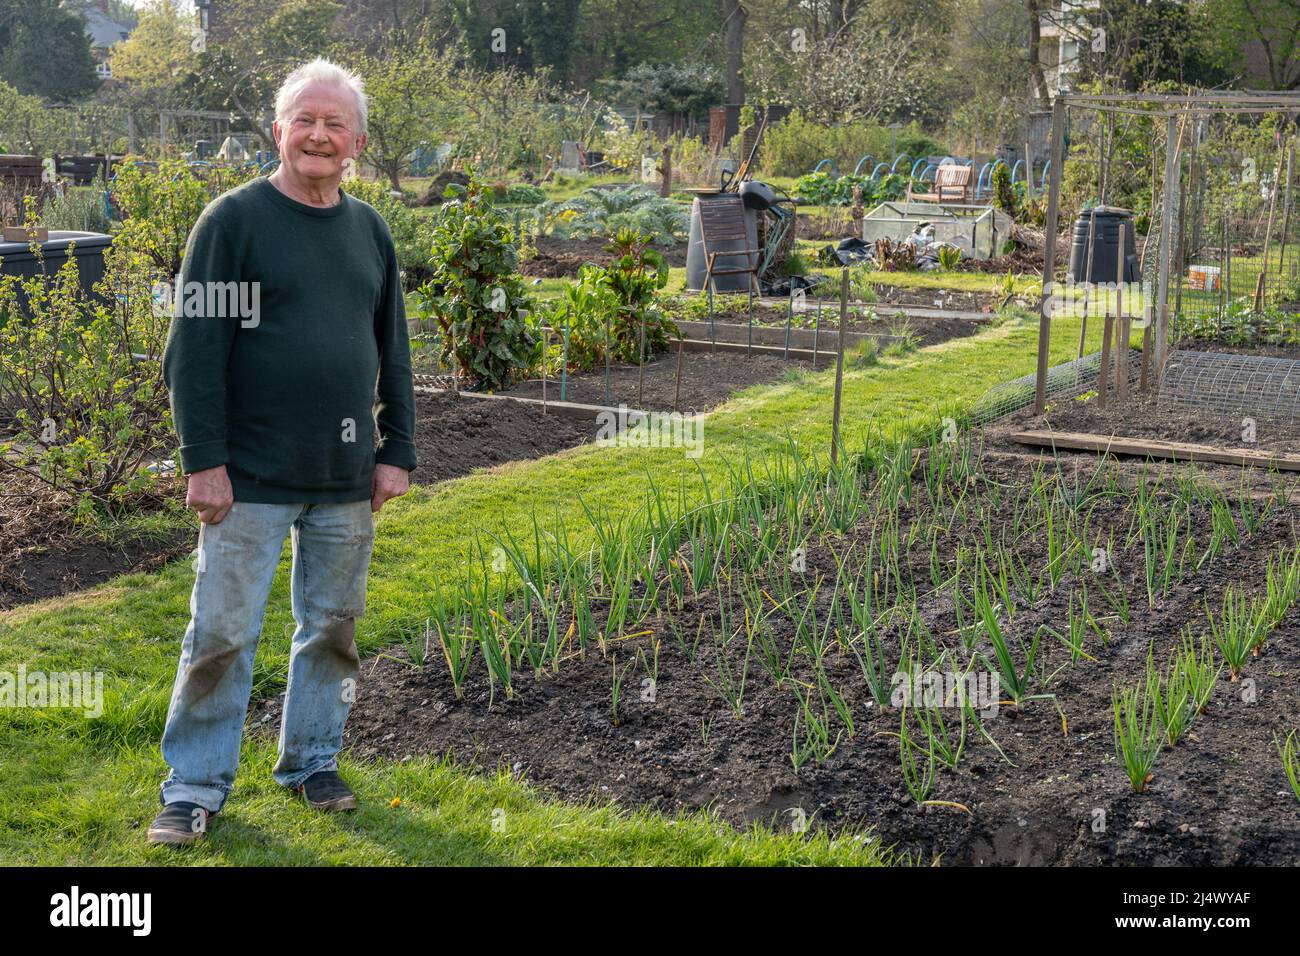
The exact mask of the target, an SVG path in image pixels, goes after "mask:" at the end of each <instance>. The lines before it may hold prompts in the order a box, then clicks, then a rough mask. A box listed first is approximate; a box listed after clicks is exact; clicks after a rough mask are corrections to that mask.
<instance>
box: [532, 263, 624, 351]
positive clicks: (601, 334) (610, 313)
mask: <svg viewBox="0 0 1300 956" xmlns="http://www.w3.org/2000/svg"><path fill="white" fill-rule="evenodd" d="M606 275H607V273H606V270H604V269H602V268H601V267H599V266H596V265H592V264H590V263H588V264H586V265H584V266H583V267H582V268H581V269H580V270H579V272H578V281H577V282H572V283H569V284H568V285H566V286H565V288H564V297H563V298H562V299H560V300H559V301H557V302H555V303H552V304H551V305H549V306H543V307H542V308H541V309H539V310H538V312H537V313H536V314H537V316H538V318H539V319H540V320H541V321H542V322H544V323H545V324H547V325H549V326H551V327H552V328H554V329H563V328H564V326H565V323H568V326H569V354H568V365H569V368H570V369H574V370H576V371H587V370H590V369H593V368H595V367H596V366H598V365H600V364H602V363H603V362H604V361H605V354H606V351H607V350H606V348H605V333H606V322H608V323H609V324H610V326H611V328H610V330H609V334H610V338H611V339H612V338H613V328H612V325H613V320H614V315H615V311H616V309H615V301H614V294H613V291H612V290H611V289H610V287H609V283H608V282H607V281H606ZM609 352H610V359H611V361H612V360H613V357H614V356H613V350H612V349H610V350H609Z"/></svg>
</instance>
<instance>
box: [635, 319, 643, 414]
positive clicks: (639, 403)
mask: <svg viewBox="0 0 1300 956" xmlns="http://www.w3.org/2000/svg"><path fill="white" fill-rule="evenodd" d="M638 351H639V353H640V354H639V355H638V358H639V359H640V362H639V364H638V365H637V378H636V407H637V408H644V407H645V316H644V315H643V316H641V341H640V343H639V345H638Z"/></svg>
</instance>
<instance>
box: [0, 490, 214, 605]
mask: <svg viewBox="0 0 1300 956" xmlns="http://www.w3.org/2000/svg"><path fill="white" fill-rule="evenodd" d="M162 504H163V503H162V501H161V500H159V499H157V498H153V497H147V498H140V499H138V500H137V501H136V502H135V503H134V504H133V506H132V507H133V508H134V509H135V510H137V511H140V512H145V513H147V512H150V511H157V510H158V509H160V508H161V507H162ZM73 509H74V502H73V501H72V500H71V499H70V498H68V497H67V496H66V495H63V494H61V493H58V492H54V491H52V490H51V489H50V488H49V487H48V486H46V485H44V484H43V483H41V482H39V481H37V480H35V479H31V478H27V477H24V476H21V475H17V474H15V473H13V472H9V473H0V555H3V560H0V610H5V609H7V608H11V607H17V606H18V605H20V604H27V603H29V602H31V601H39V600H41V599H42V598H48V597H57V596H58V595H61V594H67V593H69V592H71V591H77V590H81V589H83V588H88V587H92V586H93V585H96V584H99V583H101V582H103V581H107V580H108V579H110V578H113V577H116V576H117V575H119V574H125V573H128V572H132V571H152V570H154V569H155V568H158V567H161V566H162V565H163V564H166V563H167V562H168V561H170V560H172V559H174V558H177V557H180V556H181V555H183V554H186V553H188V552H189V551H191V550H193V548H194V537H195V532H194V531H193V530H190V529H177V530H173V531H170V532H164V533H160V534H144V533H139V534H130V535H113V536H106V535H105V534H103V533H102V532H100V531H97V530H96V529H95V528H93V527H90V528H85V527H82V528H79V527H77V526H76V525H75V524H74V522H73V520H72V517H71V516H72V514H73Z"/></svg>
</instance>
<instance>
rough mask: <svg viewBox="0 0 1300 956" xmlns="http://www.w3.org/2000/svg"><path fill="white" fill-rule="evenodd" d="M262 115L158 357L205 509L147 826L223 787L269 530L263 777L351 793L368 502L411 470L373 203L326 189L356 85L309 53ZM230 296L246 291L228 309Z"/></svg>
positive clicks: (338, 166) (407, 400) (403, 381)
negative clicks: (280, 652) (257, 146)
mask: <svg viewBox="0 0 1300 956" xmlns="http://www.w3.org/2000/svg"><path fill="white" fill-rule="evenodd" d="M275 114H276V120H275V141H276V145H277V146H278V147H279V150H280V166H279V168H278V169H277V170H276V171H275V173H274V174H273V175H272V176H270V177H269V178H258V179H255V180H253V181H252V182H249V183H246V184H244V185H243V186H240V187H238V188H236V189H232V190H231V191H230V192H228V193H225V194H224V195H222V196H220V197H219V198H217V199H216V200H215V201H214V202H213V203H212V204H211V205H209V206H208V207H207V209H205V210H204V211H203V214H202V215H201V216H200V217H199V220H198V222H197V223H196V224H195V226H194V230H193V232H191V233H190V237H189V244H188V246H187V248H186V251H185V261H184V265H183V267H182V276H181V281H182V282H183V283H184V286H185V301H186V303H187V305H186V308H185V309H184V310H183V311H184V314H183V315H181V314H179V313H180V312H181V310H179V309H178V310H177V312H178V315H177V316H176V317H174V318H173V319H172V326H171V334H170V337H169V339H168V342H167V350H166V353H165V355H164V357H163V372H164V378H165V380H166V382H167V387H168V388H169V389H170V390H171V401H172V410H173V415H174V418H175V421H176V430H177V433H178V435H179V436H180V442H181V445H180V454H181V463H182V465H183V466H184V470H185V473H186V475H187V476H188V479H187V480H188V493H187V495H186V505H187V507H190V508H193V509H194V510H195V511H197V512H198V516H199V519H200V521H201V522H202V523H201V525H200V527H199V542H198V553H197V557H196V560H195V568H196V576H195V581H194V592H193V595H192V596H191V598H190V612H191V619H190V623H189V627H188V628H187V630H186V632H185V639H184V643H183V644H182V647H181V659H180V666H179V668H178V670H177V674H176V684H175V687H174V689H173V691H172V697H171V707H170V709H169V711H168V715H167V725H166V729H165V730H164V732H163V739H162V755H163V759H164V760H166V762H167V764H168V766H169V767H170V768H171V773H170V775H169V776H168V777H167V779H166V781H164V782H163V784H162V788H161V793H160V799H161V801H162V803H163V810H162V812H161V813H160V814H159V815H158V818H157V819H156V820H155V821H154V823H153V825H152V826H151V827H150V829H149V841H150V842H152V843H172V844H174V843H192V842H194V841H195V840H197V839H198V838H199V837H200V836H202V834H203V833H204V832H206V829H207V824H208V818H209V817H211V816H212V815H213V814H215V813H217V812H218V811H219V810H221V808H222V806H223V805H224V804H225V802H226V798H227V797H228V796H229V795H230V791H231V788H232V786H233V784H234V780H235V771H236V768H237V766H238V763H239V749H240V737H241V731H242V729H243V724H244V717H245V714H246V712H247V709H248V698H249V694H250V692H251V690H252V680H253V657H254V655H255V653H256V650H257V641H258V635H259V633H260V631H261V625H262V615H263V613H264V611H265V608H266V602H267V598H268V596H269V594H270V590H271V582H272V580H273V578H274V576H275V570H276V566H277V564H278V563H279V559H280V552H281V549H282V548H283V546H284V538H285V535H286V533H288V534H290V535H291V538H292V543H293V571H292V575H291V585H290V588H291V595H292V605H293V616H294V620H295V621H296V622H297V624H298V627H297V630H296V631H295V632H294V634H293V645H292V649H291V650H290V652H289V680H288V690H287V693H286V697H285V703H284V717H283V722H282V724H281V727H280V746H279V760H278V761H277V763H276V765H275V768H274V771H273V776H274V778H275V781H276V782H277V783H279V784H281V785H282V786H285V787H287V788H291V789H292V790H295V791H298V792H301V793H302V794H304V796H305V799H306V802H307V803H308V805H310V806H312V807H314V808H317V809H320V810H347V809H352V808H354V807H355V806H356V798H355V797H354V796H353V794H352V792H351V790H349V789H348V787H347V785H346V784H345V783H344V782H343V781H342V780H341V779H340V777H339V774H338V762H337V755H338V751H339V748H340V746H341V743H342V737H343V725H344V723H345V721H346V720H347V716H348V708H349V704H350V702H351V700H352V697H353V691H354V689H355V686H356V678H357V671H358V658H357V647H356V641H355V633H356V619H357V618H358V617H359V616H360V615H361V613H362V612H363V610H364V609H365V595H366V571H367V569H368V566H369V563H370V552H371V548H372V545H373V543H374V512H377V511H378V510H379V509H380V508H381V507H382V506H383V504H384V502H385V501H387V500H388V499H389V498H393V497H396V496H398V495H402V494H405V493H406V491H407V481H408V477H409V476H408V472H409V471H410V470H411V469H413V468H414V467H415V444H414V440H413V432H414V426H415V394H414V388H413V386H412V380H411V366H410V343H409V342H408V340H407V332H406V315H405V308H404V303H403V299H402V287H401V283H400V281H399V276H398V268H397V255H396V252H395V250H394V247H393V240H392V237H391V236H390V234H389V231H388V227H387V226H386V225H385V223H384V220H383V219H382V218H380V216H379V214H378V213H377V212H375V210H374V209H373V208H372V207H371V206H369V205H367V204H366V203H364V202H361V201H359V200H357V199H354V198H352V197H350V196H348V195H347V194H346V193H344V192H343V191H342V190H340V188H339V185H340V182H341V179H342V175H343V170H344V166H345V163H347V161H349V160H354V159H355V158H356V157H357V156H358V155H359V154H360V153H361V151H362V149H363V148H364V147H365V144H366V131H365V130H366V98H365V94H364V92H363V89H362V85H361V81H360V80H359V79H358V78H357V77H355V76H353V75H352V74H350V73H348V72H347V71H345V70H342V69H340V68H339V67H337V66H335V65H334V64H332V63H329V62H327V61H325V60H316V61H314V62H312V63H309V64H306V65H305V66H302V67H300V68H298V69H297V70H295V71H294V72H293V73H291V74H290V75H289V77H288V78H287V79H286V80H285V82H284V85H283V87H281V89H280V91H279V94H278V95H277V97H276V103H275ZM195 283H198V286H196V285H195ZM231 283H235V284H236V285H231ZM196 288H197V289H207V290H209V291H208V294H207V295H206V296H196V295H195V294H194V291H195V289H196ZM236 288H237V289H238V291H239V295H238V296H233V295H230V294H229V293H230V291H231V290H233V289H236ZM179 295H180V290H177V296H178V297H179ZM234 301H238V302H240V303H241V304H247V303H250V302H251V304H252V306H253V308H252V309H247V308H241V309H239V310H235V311H237V312H238V314H235V315H230V314H228V313H229V312H231V311H232V310H231V309H230V308H228V307H227V306H228V304H229V303H231V302H234ZM191 302H198V303H200V304H201V305H202V309H201V310H200V309H195V308H192V307H191V306H190V305H189V303H191ZM195 311H202V313H203V314H201V315H194V314H192V313H193V312H195ZM376 383H378V389H377V390H378V412H377V413H376Z"/></svg>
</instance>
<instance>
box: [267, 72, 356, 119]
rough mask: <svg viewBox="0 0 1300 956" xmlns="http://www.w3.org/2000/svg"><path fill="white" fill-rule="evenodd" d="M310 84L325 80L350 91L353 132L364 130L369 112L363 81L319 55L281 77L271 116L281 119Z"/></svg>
mask: <svg viewBox="0 0 1300 956" xmlns="http://www.w3.org/2000/svg"><path fill="white" fill-rule="evenodd" d="M313 83H329V84H331V85H332V86H337V87H341V88H342V89H345V90H347V91H348V92H349V93H351V94H352V97H353V99H355V100H356V108H357V119H358V121H359V124H360V128H359V129H358V130H357V132H358V133H364V132H365V131H366V120H367V119H368V118H369V112H370V111H369V109H368V108H367V106H366V86H365V81H364V80H362V79H361V77H359V76H358V75H357V74H355V73H350V72H348V71H347V70H345V69H343V67H341V66H339V65H338V64H337V63H331V62H330V61H329V60H326V59H324V58H322V57H317V58H316V59H314V60H312V61H311V62H310V63H304V64H303V65H302V66H300V67H298V68H297V69H296V70H294V71H293V72H292V73H290V74H289V75H288V76H286V77H285V78H284V82H283V83H282V84H280V90H279V92H277V93H276V94H275V118H276V119H277V120H283V119H284V117H285V114H286V113H288V112H289V110H290V109H291V108H292V107H293V104H294V102H295V101H296V100H297V99H298V97H299V96H301V95H302V92H303V90H305V89H306V88H307V87H309V86H311V85H312V84H313Z"/></svg>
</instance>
